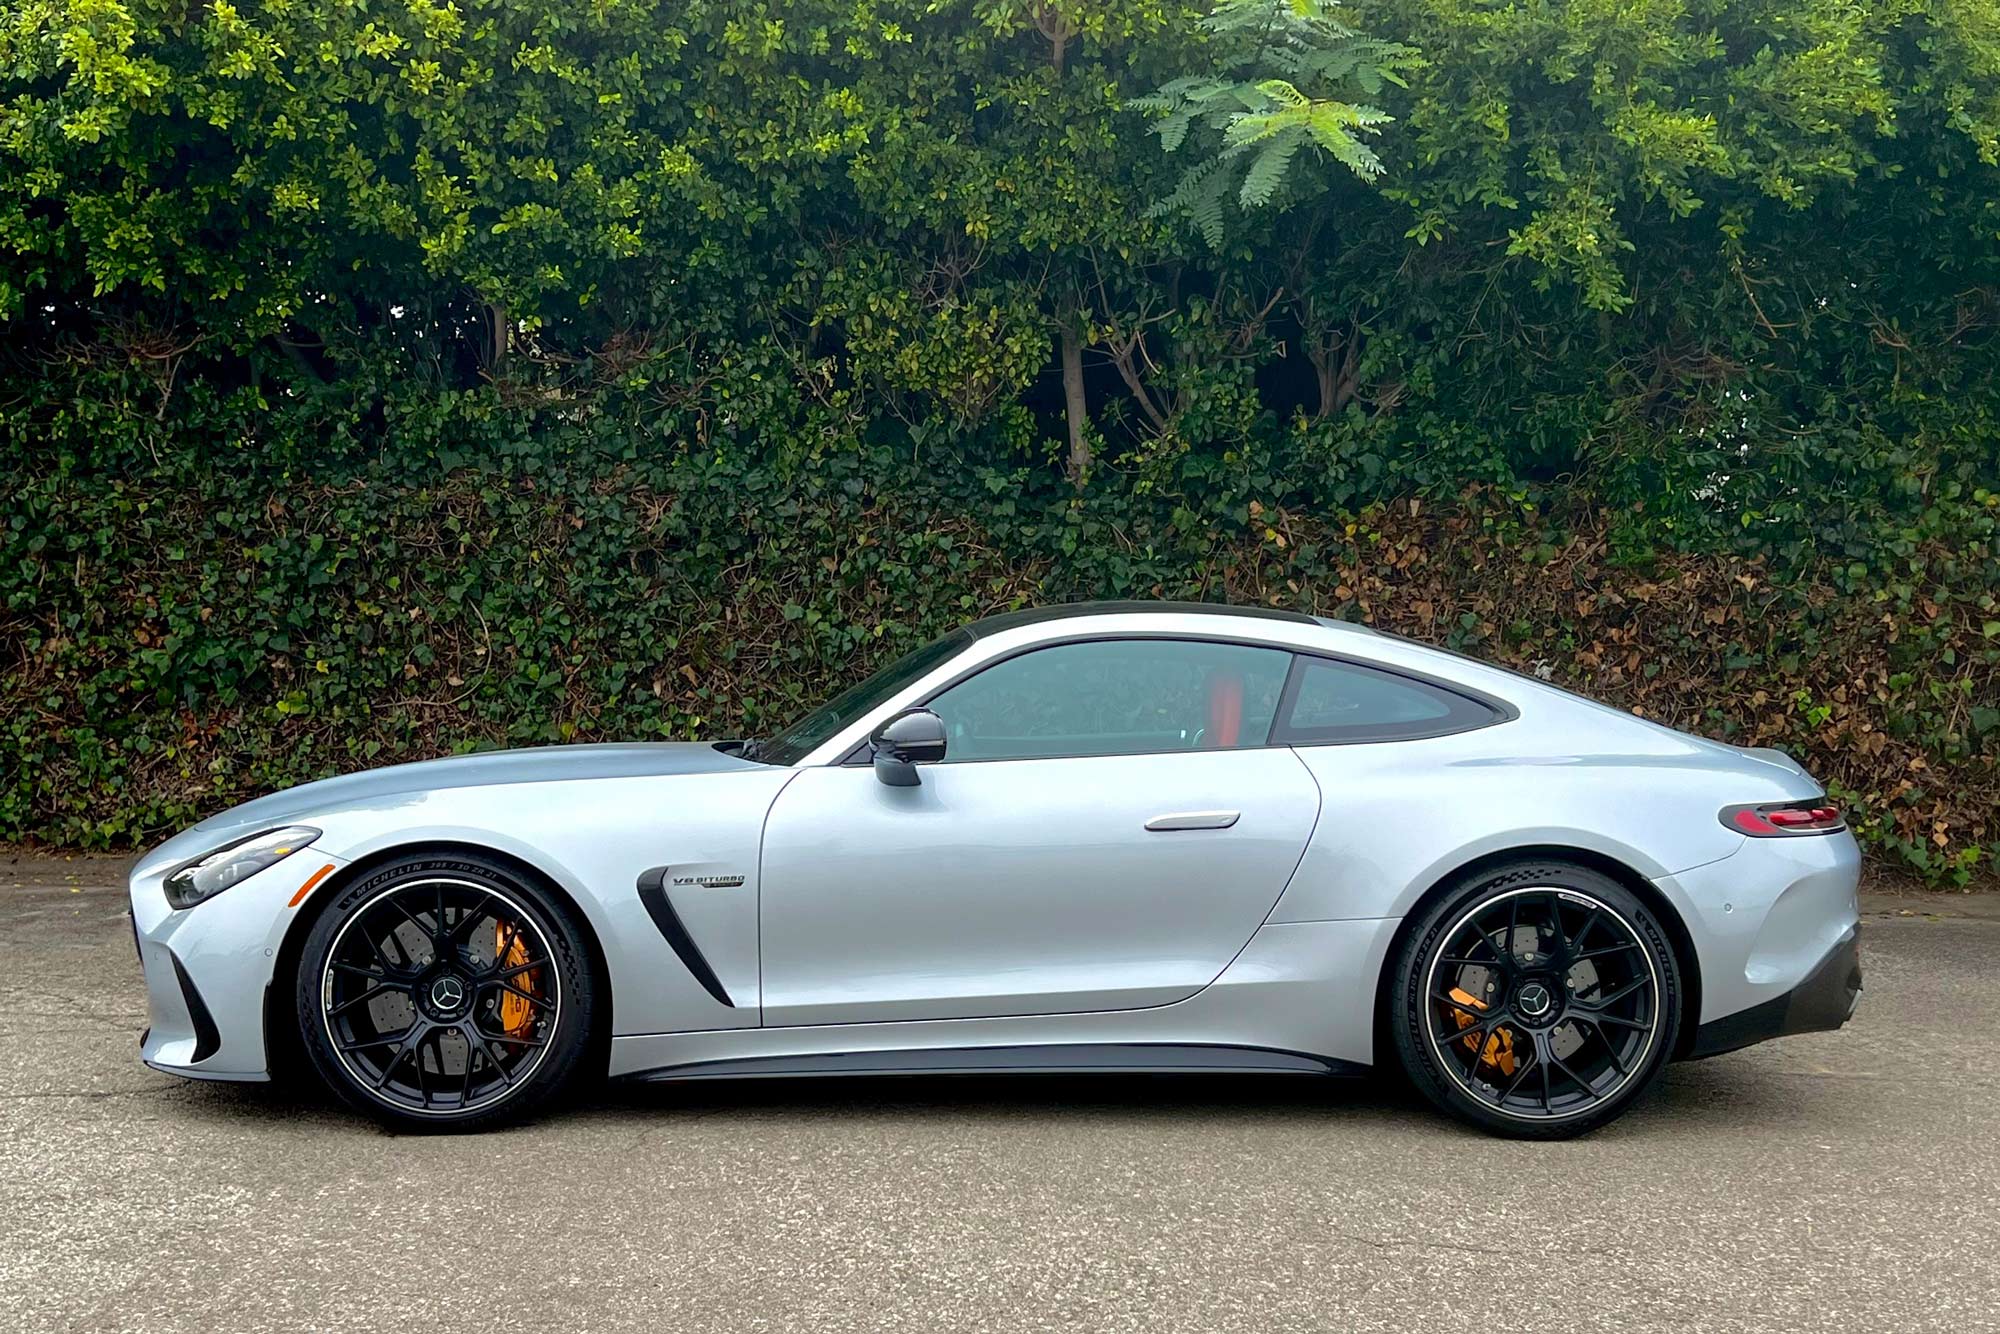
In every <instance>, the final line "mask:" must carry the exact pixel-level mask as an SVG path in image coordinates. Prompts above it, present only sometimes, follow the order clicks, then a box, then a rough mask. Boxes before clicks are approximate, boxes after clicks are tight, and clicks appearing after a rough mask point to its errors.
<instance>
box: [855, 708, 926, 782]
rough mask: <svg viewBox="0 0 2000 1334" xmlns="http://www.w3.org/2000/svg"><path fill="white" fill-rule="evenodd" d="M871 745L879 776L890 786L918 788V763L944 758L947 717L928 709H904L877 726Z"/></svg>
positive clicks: (869, 740)
mask: <svg viewBox="0 0 2000 1334" xmlns="http://www.w3.org/2000/svg"><path fill="white" fill-rule="evenodd" d="M868 745H869V749H870V750H871V751H873V753H874V761H875V776H876V777H877V778H879V779H881V780H882V781H883V782H885V783H887V784H888V785H889V786H891V787H915V786H916V785H917V783H918V781H919V780H918V778H917V771H916V768H915V766H916V765H919V764H936V763H937V762H938V761H939V760H942V759H943V758H944V752H945V732H944V719H942V718H940V717H938V716H937V715H936V714H935V713H932V712H931V711H930V710H929V709H905V710H903V711H902V712H901V713H899V714H897V715H896V716H895V717H893V718H891V719H890V720H889V721H888V722H885V723H883V724H882V725H881V726H880V727H878V728H876V729H875V734H874V735H873V736H871V737H870V738H869V739H868Z"/></svg>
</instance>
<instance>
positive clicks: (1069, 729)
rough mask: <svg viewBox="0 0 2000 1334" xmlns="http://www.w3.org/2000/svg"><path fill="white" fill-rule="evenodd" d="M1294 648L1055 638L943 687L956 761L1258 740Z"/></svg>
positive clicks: (1211, 746) (948, 758)
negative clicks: (1045, 645) (1064, 641)
mask: <svg viewBox="0 0 2000 1334" xmlns="http://www.w3.org/2000/svg"><path fill="white" fill-rule="evenodd" d="M1290 667H1291V654H1289V653H1287V652H1284V651H1282V650H1279V649H1267V648H1250V647H1246V646H1244V645H1241V644H1212V643H1207V642H1204V641H1201V640H1193V639H1107V640H1095V641H1088V642H1084V643H1076V644H1057V645H1054V646H1052V647H1050V648H1042V649H1035V650H1034V651H1032V652H1029V653H1023V654H1021V655H1020V656H1019V657H1016V658H1009V659H1007V660H1006V661H1004V662H999V663H995V664H994V665H993V666H991V667H988V668H987V669H986V670H985V671H983V672H981V673H979V675H977V676H974V677H972V678H970V679H969V680H965V681H961V682H959V683H958V684H957V685H955V686H952V687H951V688H950V689H948V690H946V691H944V692H943V693H942V694H939V695H938V696H936V697H935V698H934V699H932V700H931V701H930V707H931V708H932V709H934V710H935V711H936V712H937V714H938V716H939V717H941V718H943V719H944V723H945V731H946V735H947V737H948V748H947V750H946V754H945V762H946V763H947V764H949V763H952V762H953V761H958V760H1022V759H1048V758H1054V757H1058V756H1079V755H1145V754H1152V753H1156V752H1159V751H1173V750H1227V749H1232V748H1235V747H1242V746H1261V745H1264V744H1265V743H1266V742H1267V741H1268V740H1269V737H1270V731H1271V720H1272V719H1273V718H1274V717H1276V716H1277V712H1278V697H1279V695H1280V694H1282V693H1283V690H1284V684H1285V675H1286V673H1287V672H1288V671H1289V670H1290Z"/></svg>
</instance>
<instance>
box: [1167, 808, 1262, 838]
mask: <svg viewBox="0 0 2000 1334" xmlns="http://www.w3.org/2000/svg"><path fill="white" fill-rule="evenodd" d="M1241 818H1243V812H1241V811H1175V812H1174V813H1173V814H1171V815H1156V816H1154V817H1153V818H1152V819H1150V820H1148V821H1146V828H1148V829H1150V830H1152V831H1153V832H1154V833H1156V834H1162V833H1166V832H1167V831H1169V830H1173V829H1227V828H1229V827H1230V826H1231V825H1233V824H1235V823H1236V822H1237V821H1238V820H1240V819H1241Z"/></svg>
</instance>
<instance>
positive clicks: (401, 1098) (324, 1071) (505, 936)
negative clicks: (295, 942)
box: [297, 856, 595, 1130]
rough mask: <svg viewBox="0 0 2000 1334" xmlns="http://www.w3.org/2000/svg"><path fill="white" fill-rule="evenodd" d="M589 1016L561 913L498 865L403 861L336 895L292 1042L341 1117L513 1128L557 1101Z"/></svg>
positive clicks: (308, 961)
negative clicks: (341, 1106) (296, 1040)
mask: <svg viewBox="0 0 2000 1334" xmlns="http://www.w3.org/2000/svg"><path fill="white" fill-rule="evenodd" d="M594 1002H595V995H594V990H593V986H592V979H591V973H590V967H589V963H588V957H587V955H586V953H585V950H584V945H583V941H582V939H581V937H580V935H579V933H578V931H577V928H576V926H575V924H574V923H573V922H572V920H571V919H570V916H569V914H568V912H567V911H566V910H565V908H564V905H562V904H561V903H559V902H558V901H557V900H556V899H555V897H554V896H553V895H551V894H549V893H548V892H547V891H546V890H544V889H542V888H541V887H540V886H539V885H536V884H532V883H530V882H528V880H527V879H526V878H525V877H522V876H519V875H516V874H514V873H512V872H511V871H509V870H507V869H505V868H504V867H502V866H500V865H499V864H497V863H488V862H485V861H483V860H478V859H474V858H470V857H450V858H444V857H422V856H418V857H411V858H406V859H402V860H399V861H395V862H392V863H389V864H388V865H385V866H382V867H379V868H377V869H375V870H374V871H372V872H370V873H369V874H368V875H366V876H364V877H362V878H361V879H359V880H357V881H356V882H354V883H353V884H351V885H348V886H346V887H345V888H344V889H342V890H341V891H340V894H339V897H338V898H337V899H336V900H335V901H334V902H333V903H331V904H330V905H328V907H327V910H326V911H325V912H324V913H322V914H321V915H320V917H319V920H318V921H317V922H315V923H314V924H313V928H312V931H311V934H310V935H309V936H308V937H307V940H306V946H305V950H304V953H303V957H302V959H301V961H300V966H299V975H298V987H297V1008H298V1018H299V1030H300V1035H301V1037H302V1038H303V1040H304V1045H305V1049H306V1051H307V1053H308V1054H309V1055H310V1056H311V1058H312V1063H313V1066H314V1067H315V1068H316V1069H317V1070H318V1071H319V1073H320V1075H321V1076H322V1077H323V1078H324V1079H325V1080H326V1082H327V1083H328V1084H329V1085H330V1086H331V1087H332V1088H333V1090H334V1091H335V1092H336V1093H338V1094H339V1095H340V1096H341V1097H342V1098H344V1099H345V1100H346V1101H347V1102H349V1103H351V1104H352V1105H353V1106H355V1107H357V1108H359V1109H360V1110H362V1111H364V1112H367V1113H369V1114H371V1115H373V1116H376V1117H378V1118H380V1119H382V1120H384V1121H387V1122H390V1123H391V1124H395V1125H399V1126H403V1127H407V1128H411V1129H446V1128H449V1129H458V1130H464V1129H474V1128H485V1127H488V1126H493V1125H497V1124H501V1123H503V1122H509V1121H517V1120H520V1119H522V1118H525V1117H527V1116H529V1115H531V1114H533V1113H534V1112H535V1111H537V1110H538V1109H540V1108H542V1107H543V1106H545V1105H546V1104H547V1103H548V1102H549V1100H550V1099H551V1098H553V1097H555V1096H556V1095H557V1094H559V1093H560V1092H562V1091H563V1089H564V1088H565V1087H566V1086H567V1085H568V1084H569V1083H570V1081H571V1079H572V1077H573V1076H574V1075H575V1073H576V1071H577V1067H578V1063H579V1061H580V1060H581V1059H582V1057H583V1054H584V1051H585V1050H586V1048H587V1047H588V1038H589V1034H590V1024H591V1013H592V1009H593V1006H594Z"/></svg>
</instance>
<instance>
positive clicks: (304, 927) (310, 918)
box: [264, 838, 617, 1080]
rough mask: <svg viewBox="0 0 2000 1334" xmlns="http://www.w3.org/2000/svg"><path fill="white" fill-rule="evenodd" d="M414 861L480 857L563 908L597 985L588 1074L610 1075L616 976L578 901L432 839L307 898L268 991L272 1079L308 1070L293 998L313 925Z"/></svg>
mask: <svg viewBox="0 0 2000 1334" xmlns="http://www.w3.org/2000/svg"><path fill="white" fill-rule="evenodd" d="M410 856H439V857H452V856H462V857H477V858H479V859H481V860H484V861H489V862H492V863H494V864H495V865H496V866H499V867H502V868H503V869H505V870H507V871H510V872H512V873H513V874H515V875H518V876H520V877H522V878H523V879H525V880H528V881H530V882H531V883H533V884H534V885H535V886H536V887H537V888H538V889H541V890H542V891H543V892H544V893H546V894H548V895H549V896H550V897H551V898H553V899H554V900H555V901H556V902H557V903H558V904H560V905H562V907H563V908H564V910H565V911H567V912H568V913H569V915H570V920H571V921H572V922H574V923H575V925H576V928H577V933H578V934H579V935H580V936H581V937H582V938H583V944H584V951H585V953H586V954H587V955H588V956H589V959H590V974H591V981H592V982H593V983H594V984H595V989H596V992H597V997H598V1000H597V1004H596V1007H595V1012H594V1013H593V1015H592V1018H591V1033H590V1050H589V1053H588V1056H587V1061H586V1065H585V1067H584V1068H587V1069H589V1070H592V1071H595V1072H597V1073H598V1074H600V1075H601V1074H602V1073H603V1072H604V1071H605V1070H607V1069H609V1068H610V1064H611V1035H612V1033H614V1032H616V1031H617V1030H616V1029H614V1028H613V1027H612V1011H613V1007H614V1006H615V1005H616V1004H617V1000H616V998H615V997H613V995H612V994H611V971H610V965H609V964H608V963H607V962H606V960H605V955H604V944H603V942H602V941H600V940H599V939H598V938H597V928H596V927H595V926H593V925H592V924H591V921H590V914H589V913H587V912H585V911H584V910H583V906H582V905H581V904H579V903H578V902H577V901H576V896H575V895H574V894H572V893H570V892H569V891H568V890H567V889H565V888H564V887H563V885H562V883H561V882H560V881H558V880H557V879H556V878H555V877H554V876H552V875H550V874H549V873H548V872H547V871H545V870H543V869H542V868H541V867H539V866H537V865H535V864H534V863H533V862H531V861H529V860H528V859H527V858H525V857H522V856H520V855H519V854H518V853H513V852H507V851H503V850H502V849H500V848H496V847H492V846H490V845H488V844H483V843H475V842H470V841H467V840H463V839H435V838H429V839H417V840H413V841H412V842H409V843H396V844H391V845H390V846H388V847H383V848H377V849H375V850H374V851H372V852H369V853H367V854H366V855H364V856H361V857H357V858H356V859H355V860H353V861H351V862H349V863H348V864H347V865H345V866H343V867H341V868H340V869H339V870H338V871H335V872H334V873H333V874H332V875H330V876H328V877H327V878H326V879H325V880H324V881H323V882H321V883H320V884H319V885H318V886H317V887H316V888H315V890H314V892H313V893H312V894H311V895H309V896H308V897H307V899H306V902H305V906H304V908H303V910H302V911H300V912H299V913H297V914H296V915H295V916H294V919H293V921H292V923H291V925H290V926H289V927H287V928H286V930H285V937H284V939H283V940H282V941H280V942H279V945H278V957H277V959H276V961H275V963H274V965H273V967H272V970H271V981H270V983H269V985H267V986H266V987H265V989H264V1060H265V1065H266V1067H267V1068H268V1069H269V1071H270V1074H271V1077H272V1078H273V1079H279V1080H289V1079H292V1078H294V1077H296V1076H297V1075H299V1074H302V1073H303V1072H304V1071H305V1070H307V1068H308V1064H307V1061H306V1055H305V1051H304V1049H303V1047H302V1045H301V1043H300V1040H299V1032H298V1024H297V1022H296V1020H295V1018H294V1016H293V1013H292V1002H291V997H292V993H293V985H292V980H293V978H295V977H296V976H297V975H298V970H299V962H300V960H301V959H302V958H303V957H304V955H305V949H306V938H307V937H308V936H310V935H311V934H312V929H313V924H314V923H315V922H317V921H318V920H319V919H320V917H321V915H322V914H324V913H325V912H326V910H327V906H328V905H329V904H331V903H333V902H334V901H335V900H336V899H338V898H339V897H340V892H341V891H342V890H343V889H345V888H346V887H347V886H348V885H350V884H352V883H354V882H355V881H356V880H358V879H360V878H361V877H363V876H366V875H369V874H370V873H372V872H373V871H374V870H375V869H376V868H377V867H379V866H382V865H384V864H385V863H388V862H392V861H396V860H398V859H400V858H403V857H410Z"/></svg>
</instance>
